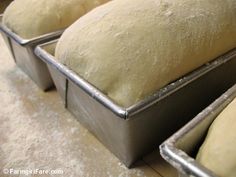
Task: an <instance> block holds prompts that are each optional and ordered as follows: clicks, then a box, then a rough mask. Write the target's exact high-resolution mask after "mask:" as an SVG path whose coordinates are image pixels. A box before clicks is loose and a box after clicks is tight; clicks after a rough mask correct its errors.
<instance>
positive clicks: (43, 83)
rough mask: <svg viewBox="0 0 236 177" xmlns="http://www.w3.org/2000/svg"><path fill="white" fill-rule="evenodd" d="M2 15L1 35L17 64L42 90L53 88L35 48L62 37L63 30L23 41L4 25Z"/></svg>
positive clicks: (0, 17) (0, 22)
mask: <svg viewBox="0 0 236 177" xmlns="http://www.w3.org/2000/svg"><path fill="white" fill-rule="evenodd" d="M2 17H3V16H2V15H0V33H1V34H2V36H3V38H4V41H5V42H6V44H7V46H8V48H9V50H10V53H11V54H12V57H13V59H14V61H15V63H16V64H17V66H19V67H20V68H21V69H22V70H23V71H24V72H25V73H26V74H27V75H28V76H29V77H30V78H31V79H32V80H33V81H34V82H35V83H36V84H37V85H38V86H39V87H40V88H41V89H42V90H47V89H49V88H50V87H52V86H53V85H54V84H53V81H52V78H51V76H50V74H49V71H48V69H47V67H46V65H45V63H44V62H42V61H41V60H40V59H38V57H37V56H36V55H35V54H34V48H35V46H37V45H39V44H42V43H45V42H48V41H50V40H53V39H56V38H58V37H60V35H61V34H62V33H63V30H59V31H56V32H52V33H49V34H45V35H42V36H39V37H36V38H33V39H23V38H21V37H20V36H18V35H17V34H15V33H14V32H12V31H11V30H10V29H9V28H7V27H6V26H5V25H3V24H2Z"/></svg>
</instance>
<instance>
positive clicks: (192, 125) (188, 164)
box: [160, 85, 236, 177]
mask: <svg viewBox="0 0 236 177" xmlns="http://www.w3.org/2000/svg"><path fill="white" fill-rule="evenodd" d="M235 97H236V85H234V86H233V87H232V88H231V89H229V90H228V91H227V92H226V93H225V94H223V95H222V96H221V97H220V98H218V99H217V100H216V101H215V102H214V103H212V104H211V105H210V106H208V107H207V108H206V109H205V110H203V111H202V112H201V113H200V114H198V115H197V116H196V117H195V118H194V119H193V120H192V121H190V122H189V123H188V124H187V125H185V126H184V127H183V128H182V129H180V130H179V131H178V132H177V133H175V134H174V135H172V136H171V137H170V138H169V139H167V140H166V141H165V142H164V143H163V144H162V145H161V146H160V151H161V155H162V157H163V158H164V159H165V160H166V161H168V162H169V163H170V164H172V165H173V166H174V167H175V168H176V169H178V171H179V172H180V176H183V177H187V176H194V177H217V175H215V174H214V173H213V172H212V171H210V170H209V169H207V168H205V167H204V166H202V165H201V164H199V163H198V162H197V161H196V160H195V159H194V157H195V156H196V152H197V151H198V149H199V147H200V145H201V144H202V142H203V140H204V139H205V136H206V134H207V131H208V128H209V127H210V125H211V123H212V122H213V121H214V119H215V118H216V117H217V115H218V114H219V113H220V112H221V111H222V110H223V109H224V108H225V107H226V106H227V105H228V104H229V103H230V102H231V101H232V100H233V99H234V98H235Z"/></svg>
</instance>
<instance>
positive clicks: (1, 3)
mask: <svg viewBox="0 0 236 177" xmlns="http://www.w3.org/2000/svg"><path fill="white" fill-rule="evenodd" d="M11 2H12V0H0V14H2V13H3V12H4V10H5V9H6V7H7V6H8V5H9V4H10V3H11Z"/></svg>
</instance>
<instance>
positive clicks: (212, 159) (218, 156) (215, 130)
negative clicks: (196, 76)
mask: <svg viewBox="0 0 236 177" xmlns="http://www.w3.org/2000/svg"><path fill="white" fill-rule="evenodd" d="M197 160H198V161H199V162H200V163H201V164H202V165H204V166H205V167H207V168H209V169H211V170H212V171H213V172H215V173H216V174H217V175H219V176H220V177H235V176H236V98H235V99H234V100H233V102H232V103H231V104H229V105H228V106H227V107H226V108H225V109H224V110H223V111H222V113H221V114H219V116H218V117H217V118H216V119H215V121H214V122H213V123H212V125H211V127H210V129H209V132H208V134H207V137H206V139H205V141H204V143H203V145H202V146H201V148H200V150H199V152H198V155H197Z"/></svg>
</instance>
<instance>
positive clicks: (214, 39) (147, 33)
mask: <svg viewBox="0 0 236 177" xmlns="http://www.w3.org/2000/svg"><path fill="white" fill-rule="evenodd" d="M234 47H236V1H235V0H224V1H222V0H196V1H193V0H145V1H144V0H114V1H111V2H108V3H107V4H105V5H102V6H100V7H97V8H95V9H94V10H92V11H91V12H89V13H88V14H86V15H85V16H83V17H82V18H80V19H79V20H78V21H76V22H75V23H74V24H73V25H72V26H70V27H69V28H68V29H67V30H66V31H65V32H64V34H63V35H62V37H61V38H60V40H59V42H58V45H57V47H56V58H58V59H59V60H60V61H61V62H62V63H64V64H66V65H67V66H68V67H70V68H71V69H72V70H74V71H75V72H77V73H78V74H79V75H80V76H82V77H83V78H84V79H85V80H87V81H89V82H90V83H92V84H93V85H95V86H96V87H97V88H99V89H100V90H101V91H103V92H104V93H105V94H107V95H108V96H109V97H110V98H111V99H113V100H114V101H115V102H116V103H118V104H120V105H121V106H124V107H129V106H131V105H133V104H134V103H137V102H138V101H140V100H142V99H143V98H144V97H147V96H148V95H151V94H153V93H154V92H156V91H157V90H158V89H160V88H161V87H163V86H165V85H166V84H168V83H169V82H171V81H174V80H175V79H177V78H179V77H181V76H183V75H184V74H186V73H188V72H190V71H192V70H193V69H195V68H197V67H199V66H201V65H203V64H204V63H206V62H208V61H210V60H212V59H214V58H216V57H218V56H219V55H221V54H224V53H225V52H227V51H229V50H230V49H233V48H234Z"/></svg>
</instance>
